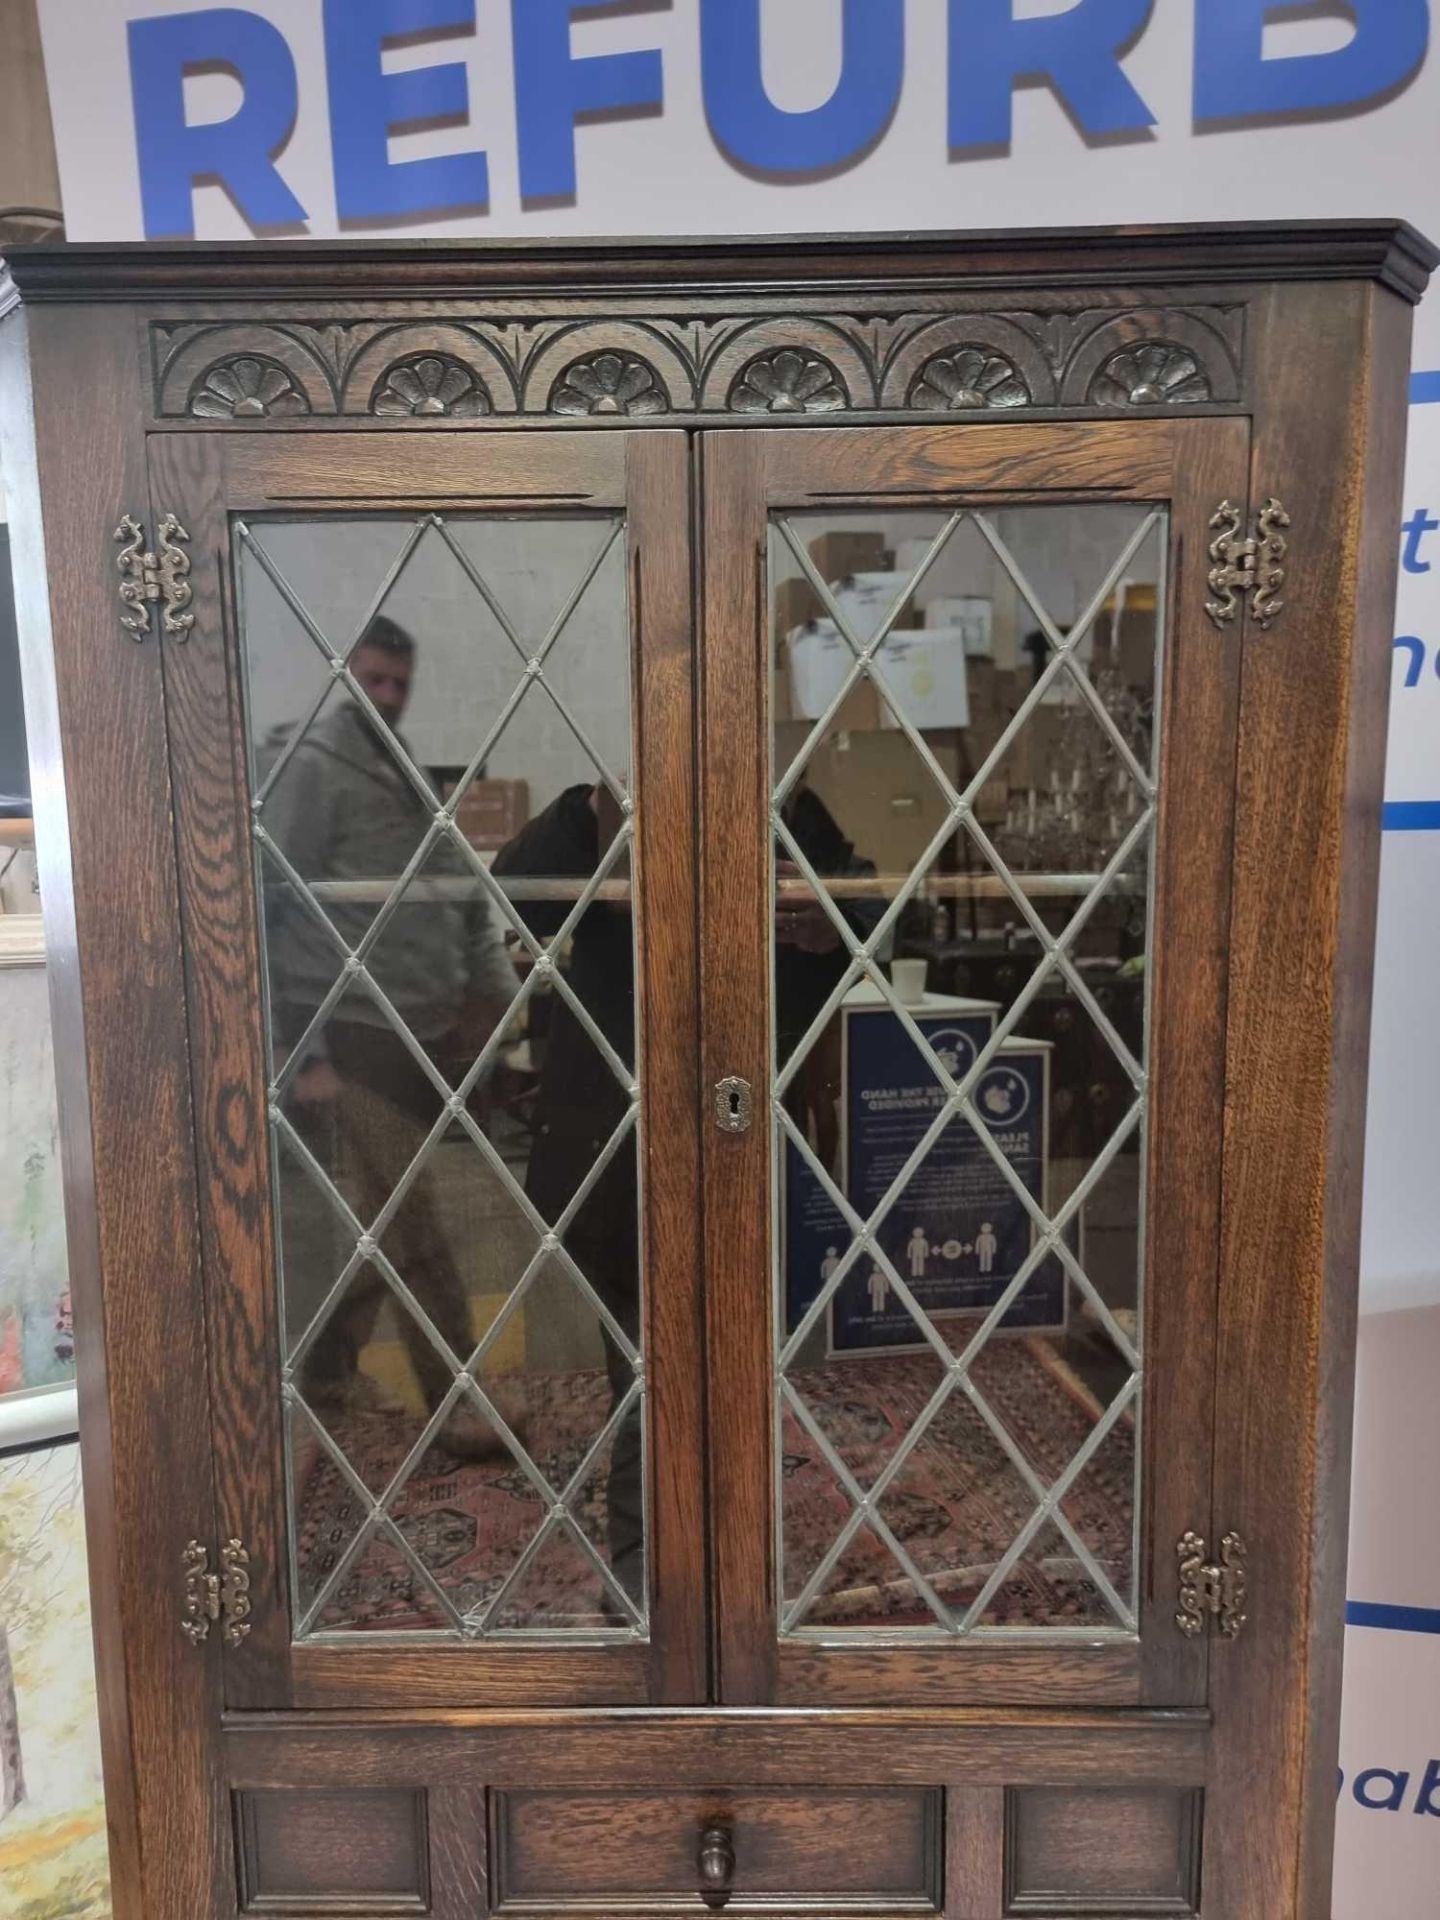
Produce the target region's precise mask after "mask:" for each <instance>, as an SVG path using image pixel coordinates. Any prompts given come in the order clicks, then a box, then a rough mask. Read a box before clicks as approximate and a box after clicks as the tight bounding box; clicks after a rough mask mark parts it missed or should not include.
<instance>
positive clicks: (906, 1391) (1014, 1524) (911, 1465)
mask: <svg viewBox="0 0 1440 1920" xmlns="http://www.w3.org/2000/svg"><path fill="white" fill-rule="evenodd" d="M971 1374H972V1378H973V1379H974V1382H975V1385H976V1386H977V1387H978V1388H979V1390H980V1392H981V1394H982V1395H983V1396H984V1398H985V1400H986V1402H987V1404H988V1405H989V1407H990V1408H991V1410H992V1412H994V1413H995V1414H996V1415H997V1416H998V1418H999V1420H1000V1421H1001V1423H1002V1424H1003V1426H1004V1427H1005V1430H1006V1432H1007V1433H1008V1434H1009V1435H1010V1437H1011V1439H1012V1440H1013V1441H1014V1442H1015V1443H1016V1445H1017V1446H1018V1447H1019V1449H1020V1451H1021V1452H1022V1454H1023V1455H1024V1456H1025V1458H1026V1459H1027V1460H1028V1461H1029V1463H1030V1465H1031V1467H1032V1468H1033V1470H1034V1472H1035V1474H1036V1476H1037V1477H1038V1478H1039V1480H1040V1481H1041V1482H1042V1484H1044V1485H1045V1486H1049V1485H1051V1484H1053V1482H1054V1481H1055V1480H1057V1479H1058V1478H1059V1477H1060V1475H1061V1474H1062V1473H1063V1472H1064V1470H1065V1468H1066V1467H1067V1466H1068V1465H1069V1463H1070V1461H1071V1460H1072V1459H1073V1458H1074V1456H1075V1454H1076V1453H1077V1452H1078V1451H1079V1449H1080V1447H1081V1446H1082V1445H1083V1444H1084V1441H1085V1439H1086V1437H1087V1435H1088V1434H1089V1433H1090V1432H1091V1431H1092V1430H1093V1428H1094V1425H1095V1422H1096V1420H1097V1419H1098V1417H1099V1415H1100V1412H1101V1411H1102V1409H1101V1408H1100V1406H1099V1405H1098V1403H1097V1402H1096V1400H1095V1398H1094V1396H1093V1395H1092V1394H1091V1393H1090V1391H1089V1390H1088V1388H1087V1387H1086V1386H1085V1385H1084V1384H1083V1382H1082V1381H1081V1380H1080V1379H1079V1378H1078V1377H1077V1376H1076V1375H1075V1374H1074V1373H1073V1372H1072V1371H1071V1369H1070V1368H1069V1367H1068V1366H1067V1365H1066V1364H1065V1362H1064V1361H1063V1360H1062V1359H1061V1358H1060V1357H1059V1355H1058V1354H1057V1353H1056V1352H1055V1350H1054V1347H1053V1346H1052V1345H1051V1343H1050V1342H1049V1341H1048V1340H1045V1339H1043V1338H1041V1337H1039V1336H1032V1337H1028V1338H1023V1339H1019V1338H1017V1339H1005V1340H998V1341H994V1342H992V1343H991V1345H990V1346H989V1347H987V1348H986V1349H985V1350H984V1351H983V1352H982V1353H981V1354H980V1355H979V1357H978V1358H977V1359H976V1361H975V1362H974V1364H973V1366H972V1368H971ZM793 1381H794V1385H795V1388H796V1390H797V1392H798V1393H799V1394H800V1397H801V1398H802V1400H803V1401H804V1402H805V1404H806V1406H807V1408H808V1409H809V1411H810V1413H811V1414H812V1415H813V1416H814V1419H815V1423H816V1425H817V1426H819V1428H820V1429H821V1431H822V1432H823V1433H824V1435H825V1437H826V1438H827V1440H828V1441H829V1442H830V1444H831V1446H832V1447H833V1448H834V1450H835V1451H836V1453H838V1454H839V1456H840V1458H841V1459H842V1460H843V1461H844V1463H845V1465H846V1466H847V1467H848V1468H849V1470H850V1472H851V1473H852V1474H853V1475H854V1477H855V1479H856V1480H857V1481H858V1482H859V1483H860V1485H861V1487H862V1488H865V1489H868V1488H869V1486H870V1485H871V1484H872V1483H873V1482H874V1481H875V1479H876V1478H877V1477H878V1476H879V1474H880V1473H881V1471H882V1470H883V1469H884V1467H885V1466H886V1465H887V1464H888V1463H889V1461H890V1459H891V1457H892V1455H893V1454H894V1453H895V1451H896V1449H897V1447H898V1446H899V1445H900V1443H901V1441H902V1440H903V1439H904V1437H905V1434H906V1433H907V1432H908V1431H909V1429H910V1427H911V1425H912V1423H913V1422H914V1420H915V1419H916V1417H917V1416H918V1415H919V1414H920V1412H921V1411H922V1410H923V1408H924V1407H925V1406H926V1404H927V1403H928V1402H929V1400H930V1398H931V1396H932V1394H933V1393H934V1391H935V1388H936V1386H937V1385H938V1384H939V1381H940V1370H939V1368H938V1367H937V1366H936V1365H935V1364H934V1362H933V1361H931V1360H929V1359H928V1357H927V1356H925V1355H919V1354H916V1355H910V1354H907V1355H904V1356H903V1357H902V1356H896V1357H894V1358H874V1359H867V1360H863V1361H861V1362H860V1363H859V1364H858V1365H857V1363H856V1362H855V1361H854V1360H851V1359H846V1360H843V1361H832V1362H831V1363H830V1365H829V1366H827V1367H817V1368H814V1369H812V1370H810V1371H808V1372H798V1371H797V1372H796V1373H795V1374H794V1376H793ZM784 1449H785V1455H784V1462H783V1473H782V1480H783V1488H784V1493H783V1498H784V1505H785V1542H786V1553H785V1592H786V1597H787V1600H792V1601H793V1600H794V1599H796V1598H797V1597H798V1596H799V1594H800V1593H801V1592H802V1590H803V1589H804V1587H805V1585H806V1583H807V1582H808V1581H809V1579H810V1577H811V1575H812V1574H813V1573H814V1571H815V1569H816V1567H817V1566H818V1565H819V1564H820V1561H821V1560H822V1558H823V1557H824V1555H825V1552H826V1550H827V1549H828V1548H829V1547H830V1546H831V1545H832V1544H833V1542H834V1540H835V1538H836V1536H837V1535H838V1534H839V1532H840V1529H841V1528H842V1526H843V1525H844V1523H845V1521H846V1520H847V1519H848V1518H849V1516H850V1514H851V1513H852V1512H853V1511H854V1508H853V1504H852V1502H851V1501H850V1499H849V1497H848V1496H847V1495H846V1493H845V1491H844V1489H843V1487H842V1486H841V1485H840V1483H839V1481H838V1479H837V1478H836V1476H835V1474H834V1472H833V1471H832V1470H831V1468H830V1467H829V1466H828V1464H827V1463H826V1462H825V1461H824V1459H823V1457H822V1456H821V1453H820V1449H819V1448H818V1447H817V1446H816V1444H815V1442H814V1440H813V1439H812V1438H811V1437H810V1436H809V1435H808V1434H807V1433H806V1431H805V1429H804V1428H803V1427H802V1426H801V1424H800V1422H799V1421H798V1420H797V1419H796V1418H795V1417H794V1416H793V1414H787V1417H786V1420H785V1426H784ZM1134 1454H1135V1436H1134V1423H1133V1421H1132V1420H1131V1419H1129V1418H1128V1417H1125V1418H1122V1419H1121V1420H1119V1421H1118V1422H1117V1423H1116V1425H1115V1426H1114V1427H1113V1428H1112V1429H1111V1430H1110V1432H1109V1434H1107V1436H1106V1438H1105V1439H1104V1441H1102V1443H1101V1445H1100V1447H1099V1449H1098V1451H1097V1453H1096V1454H1095V1455H1094V1456H1093V1457H1092V1459H1091V1461H1090V1462H1089V1464H1088V1465H1087V1467H1086V1468H1085V1470H1084V1471H1083V1472H1082V1473H1081V1475H1080V1476H1079V1478H1078V1480H1077V1481H1076V1482H1075V1484H1074V1485H1073V1486H1072V1488H1071V1490H1070V1492H1069V1493H1068V1494H1067V1496H1066V1498H1065V1500H1064V1501H1063V1502H1062V1511H1063V1512H1064V1515H1065V1518H1066V1519H1067V1520H1068V1521H1069V1523H1070V1525H1071V1527H1072V1528H1073V1529H1074V1531H1075V1532H1076V1533H1077V1534H1078V1536H1079V1537H1080V1539H1081V1541H1082V1542H1083V1543H1084V1545H1085V1546H1086V1548H1087V1549H1088V1550H1089V1551H1090V1553H1091V1554H1092V1555H1093V1556H1094V1557H1095V1559H1096V1561H1097V1562H1098V1564H1099V1565H1100V1566H1101V1567H1102V1569H1103V1570H1104V1572H1105V1574H1106V1576H1107V1578H1108V1579H1109V1580H1110V1581H1111V1582H1112V1584H1113V1585H1114V1586H1115V1588H1116V1590H1117V1591H1118V1593H1119V1594H1120V1595H1121V1597H1122V1598H1128V1597H1129V1593H1128V1589H1129V1584H1130V1561H1131V1552H1132V1547H1131V1518H1132V1515H1133V1512H1134V1493H1133V1474H1134ZM1036 1504H1037V1503H1036V1499H1035V1496H1034V1495H1033V1494H1032V1493H1031V1492H1030V1490H1029V1488H1028V1487H1027V1485H1026V1483H1025V1480H1024V1478H1023V1477H1022V1476H1021V1474H1020V1473H1019V1471H1018V1470H1017V1468H1016V1467H1015V1466H1014V1465H1013V1463H1012V1462H1011V1460H1010V1459H1009V1457H1008V1455H1007V1454H1006V1453H1005V1451H1004V1450H1003V1448H1002V1447H1001V1445H1000V1443H999V1442H998V1441H997V1440H996V1438H995V1437H994V1435H993V1434H992V1433H991V1431H990V1429H989V1428H988V1427H987V1426H986V1425H985V1423H984V1421H983V1420H982V1418H981V1416H980V1414H979V1413H978V1412H977V1411H976V1410H975V1409H974V1407H973V1406H972V1405H971V1404H970V1402H969V1401H968V1400H966V1399H965V1398H964V1397H963V1396H962V1395H961V1394H959V1393H952V1394H951V1396H950V1398H949V1399H948V1400H947V1401H946V1402H945V1404H944V1405H943V1406H942V1407H941V1409H940V1411H939V1412H938V1413H937V1414H936V1415H935V1417H934V1419H933V1420H932V1422H931V1423H930V1426H929V1427H928V1428H927V1430H926V1434H925V1437H924V1438H923V1439H922V1440H920V1441H919V1442H918V1443H917V1445H916V1446H915V1448H914V1449H913V1450H912V1451H911V1452H910V1454H909V1455H908V1456H907V1458H906V1459H905V1461H904V1462H903V1464H902V1465H901V1466H900V1468H899V1469H898V1470H897V1472H896V1474H895V1476H894V1478H893V1479H892V1480H891V1481H890V1483H889V1485H888V1486H887V1488H886V1490H885V1492H884V1494H883V1495H882V1496H881V1499H880V1503H879V1511H880V1515H881V1517H882V1519H883V1520H884V1521H885V1523H886V1525H887V1526H888V1527H889V1528H890V1530H891V1532H892V1533H893V1534H894V1535H895V1537H896V1538H897V1539H898V1540H899V1541H900V1543H901V1544H902V1545H903V1546H904V1548H905V1550H906V1552H907V1553H909V1555H910V1557H911V1558H912V1560H913V1561H914V1563H915V1566H916V1568H917V1570H918V1571H919V1573H920V1574H921V1575H922V1577H923V1578H924V1579H926V1580H928V1581H929V1582H930V1585H931V1587H932V1590H933V1591H934V1592H935V1593H936V1595H937V1597H938V1598H939V1599H941V1600H942V1601H943V1602H944V1603H945V1604H946V1605H947V1606H948V1607H950V1608H952V1609H954V1610H956V1611H958V1612H961V1613H963V1612H964V1611H965V1609H966V1608H967V1607H968V1606H969V1605H970V1603H971V1602H972V1601H973V1600H974V1599H975V1597H976V1596H977V1594H978V1593H979V1592H980V1590H981V1588H982V1587H983V1586H984V1585H985V1582H986V1580H987V1579H988V1577H989V1575H990V1573H991V1572H992V1570H993V1568H994V1566H995V1564H996V1562H997V1561H998V1560H999V1559H1000V1558H1001V1557H1002V1555H1003V1554H1004V1552H1005V1550H1006V1549H1007V1548H1008V1547H1009V1546H1010V1545H1011V1544H1012V1542H1013V1541H1014V1540H1015V1538H1016V1536H1017V1535H1018V1534H1019V1533H1020V1531H1021V1529H1022V1528H1023V1527H1024V1526H1025V1524H1026V1522H1027V1521H1028V1520H1029V1519H1030V1517H1031V1515H1032V1514H1033V1513H1034V1511H1035V1507H1036ZM796 1624H797V1625H799V1624H803V1625H805V1626H807V1627H821V1626H832V1625H833V1626H849V1627H856V1626H863V1625H869V1624H877V1625H884V1626H886V1627H896V1626H908V1625H924V1626H933V1625H934V1624H935V1616H934V1614H933V1613H932V1612H931V1611H930V1608H929V1607H928V1606H927V1605H926V1603H925V1601H924V1600H923V1598H921V1597H920V1596H919V1595H918V1594H917V1593H916V1590H915V1586H914V1583H913V1582H912V1581H911V1580H910V1579H909V1578H908V1576H907V1575H906V1574H905V1572H904V1570H903V1569H902V1567H901V1566H900V1564H899V1562H898V1561H897V1560H896V1559H895V1557H894V1555H893V1554H892V1553H891V1551H890V1549H889V1547H888V1546H886V1545H885V1544H884V1543H883V1542H882V1540H881V1538H880V1536H879V1535H878V1534H876V1533H873V1532H872V1531H871V1530H870V1529H869V1528H868V1527H862V1528H861V1529H860V1530H859V1531H858V1532H857V1533H856V1535H855V1536H854V1538H853V1539H852V1541H851V1542H850V1544H849V1545H848V1546H847V1547H846V1549H845V1551H844V1552H843V1553H842V1554H841V1556H840V1559H839V1561H838V1562H837V1564H836V1566H835V1567H834V1568H833V1569H832V1571H831V1572H830V1574H829V1575H828V1576H827V1578H826V1579H825V1580H824V1582H823V1583H822V1585H821V1587H820V1590H819V1593H818V1595H817V1597H816V1599H815V1600H814V1602H813V1603H812V1605H811V1607H810V1608H809V1610H808V1611H807V1613H806V1615H805V1617H804V1620H803V1622H797V1623H796ZM977 1624H979V1625H982V1626H986V1627H995V1626H1004V1627H1011V1626H1016V1627H1024V1626H1029V1627H1039V1626H1058V1627H1077V1626H1115V1625H1117V1624H1119V1623H1118V1622H1117V1621H1116V1619H1115V1617H1114V1615H1113V1614H1112V1613H1111V1612H1110V1610H1109V1608H1108V1606H1107V1605H1106V1603H1105V1601H1104V1599H1103V1598H1102V1596H1101V1594H1100V1592H1099V1591H1098V1589H1097V1588H1096V1586H1095V1584H1094V1582H1093V1581H1092V1580H1091V1579H1090V1578H1089V1577H1088V1576H1087V1575H1086V1574H1085V1572H1084V1569H1083V1563H1082V1562H1080V1561H1079V1560H1078V1559H1077V1557H1076V1554H1075V1551H1074V1548H1073V1547H1072V1546H1071V1545H1070V1544H1069V1542H1068V1541H1067V1540H1066V1539H1065V1536H1064V1535H1063V1533H1061V1532H1060V1530H1059V1529H1058V1528H1057V1527H1055V1526H1054V1525H1053V1524H1050V1523H1047V1524H1046V1525H1045V1526H1044V1527H1042V1528H1041V1529H1040V1531H1039V1532H1038V1534H1037V1535H1036V1536H1035V1537H1034V1539H1033V1540H1032V1541H1031V1543H1030V1545H1029V1546H1028V1547H1027V1549H1026V1551H1025V1553H1024V1555H1023V1556H1022V1557H1021V1559H1020V1560H1019V1561H1018V1562H1017V1564H1016V1565H1015V1567H1014V1568H1013V1569H1012V1570H1011V1572H1010V1573H1009V1574H1007V1575H1006V1577H1005V1579H1004V1580H1003V1581H1002V1582H1001V1584H1000V1586H999V1588H998V1589H997V1590H996V1592H995V1594H994V1595H993V1597H992V1598H991V1600H990V1601H989V1603H988V1604H987V1606H986V1608H985V1610H984V1612H983V1613H982V1615H981V1616H980V1619H979V1621H978V1623H977Z"/></svg>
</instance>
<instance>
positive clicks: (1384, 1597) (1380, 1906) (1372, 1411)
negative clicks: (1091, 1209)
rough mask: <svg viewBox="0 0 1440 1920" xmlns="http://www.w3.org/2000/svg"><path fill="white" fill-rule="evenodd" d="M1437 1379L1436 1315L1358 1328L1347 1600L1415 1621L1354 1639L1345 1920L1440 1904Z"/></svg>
mask: <svg viewBox="0 0 1440 1920" xmlns="http://www.w3.org/2000/svg"><path fill="white" fill-rule="evenodd" d="M1418 837H1419V836H1409V835H1403V834H1402V835H1400V836H1398V838H1400V839H1402V840H1403V839H1406V838H1418ZM1437 1379H1440V1307H1437V1306H1427V1307H1423V1308H1421V1309H1419V1310H1417V1311H1414V1312H1410V1313H1378V1314H1373V1315H1367V1316H1366V1318H1365V1319H1363V1320H1362V1321H1361V1322H1360V1346H1359V1352H1358V1355H1357V1364H1356V1376H1355V1452H1354V1479H1353V1484H1352V1489H1351V1504H1350V1578H1349V1587H1348V1592H1349V1597H1350V1599H1351V1600H1352V1601H1360V1602H1362V1603H1367V1604H1368V1605H1369V1606H1371V1607H1381V1608H1397V1607H1404V1608H1414V1609H1416V1610H1417V1612H1416V1613H1415V1614H1413V1615H1410V1616H1408V1618H1407V1617H1406V1616H1399V1617H1396V1616H1394V1615H1386V1614H1380V1615H1378V1616H1377V1615H1373V1614H1372V1615H1370V1616H1369V1618H1370V1619H1371V1621H1372V1622H1373V1624H1371V1625H1368V1626H1361V1625H1359V1624H1356V1625H1352V1626H1350V1627H1349V1628H1347V1630H1346V1634H1345V1696H1344V1710H1343V1713H1342V1716H1341V1725H1340V1764H1341V1767H1342V1769H1343V1771H1344V1776H1345V1784H1344V1788H1343V1790H1342V1792H1341V1794H1340V1800H1339V1808H1338V1817H1337V1822H1336V1831H1335V1899H1334V1905H1333V1908H1332V1911H1333V1913H1334V1916H1335V1920H1420V1917H1421V1916H1422V1915H1425V1914H1433V1913H1434V1912H1435V1911H1436V1908H1437V1901H1436V1888H1437V1887H1440V1819H1437V1818H1435V1817H1434V1816H1435V1815H1436V1814H1437V1813H1440V1788H1437V1787H1436V1786H1435V1785H1434V1784H1433V1776H1429V1777H1430V1780H1431V1782H1432V1784H1431V1786H1430V1790H1429V1792H1428V1794H1427V1793H1426V1791H1425V1789H1426V1782H1427V1775H1429V1769H1430V1768H1431V1767H1432V1766H1435V1765H1437V1764H1440V1635H1437V1634H1436V1633H1435V1632H1434V1631H1426V1630H1424V1629H1425V1624H1426V1620H1427V1617H1428V1619H1429V1620H1430V1621H1432V1622H1433V1621H1435V1620H1436V1614H1435V1612H1434V1609H1435V1607H1436V1603H1437V1599H1440V1531H1437V1529H1436V1528H1435V1526H1434V1524H1433V1512H1434V1499H1433V1495H1432V1496H1429V1497H1428V1499H1427V1494H1426V1487H1427V1483H1428V1481H1427V1477H1428V1474H1429V1473H1430V1471H1431V1470H1432V1468H1433V1463H1434V1461H1435V1459H1436V1457H1437V1454H1440V1394H1437V1393H1436V1391H1435V1383H1436V1381H1437ZM1427 1609H1428V1610H1429V1613H1428V1616H1427V1614H1426V1611H1425V1610H1427ZM1377 1770H1378V1771H1377ZM1367 1774H1368V1775H1369V1776H1370V1777H1369V1778H1368V1779H1366V1775H1367ZM1357 1787H1359V1789H1360V1797H1359V1798H1358V1799H1357V1797H1356V1789H1357ZM1422 1804H1423V1807H1424V1810H1423V1811H1422Z"/></svg>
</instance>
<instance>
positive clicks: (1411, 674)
mask: <svg viewBox="0 0 1440 1920" xmlns="http://www.w3.org/2000/svg"><path fill="white" fill-rule="evenodd" d="M1392 644H1393V645H1394V647H1395V649H1396V651H1397V652H1398V651H1399V650H1400V648H1401V647H1408V648H1409V649H1410V662H1409V665H1408V666H1407V667H1406V669H1405V684H1406V686H1407V687H1418V686H1419V684H1420V675H1421V672H1422V670H1423V669H1424V666H1425V642H1424V641H1423V640H1417V639H1416V638H1415V635H1414V634H1413V633H1402V634H1401V636H1400V638H1399V639H1398V640H1396V641H1394V642H1392Z"/></svg>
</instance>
